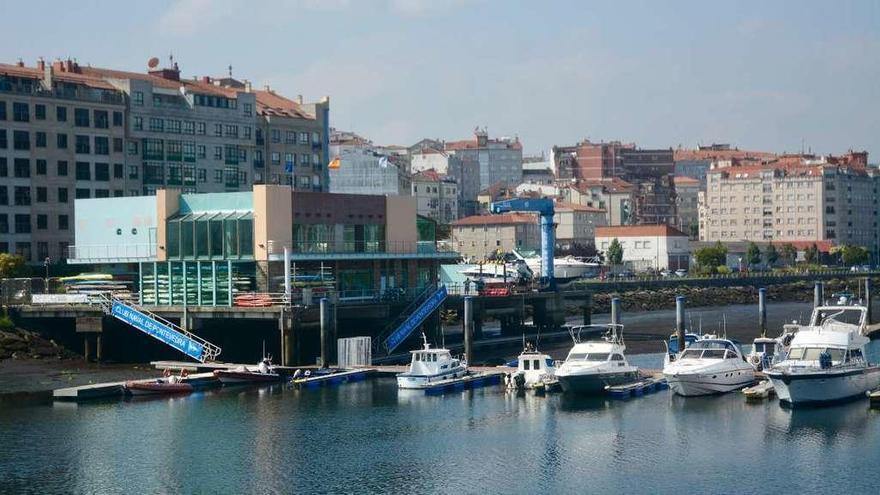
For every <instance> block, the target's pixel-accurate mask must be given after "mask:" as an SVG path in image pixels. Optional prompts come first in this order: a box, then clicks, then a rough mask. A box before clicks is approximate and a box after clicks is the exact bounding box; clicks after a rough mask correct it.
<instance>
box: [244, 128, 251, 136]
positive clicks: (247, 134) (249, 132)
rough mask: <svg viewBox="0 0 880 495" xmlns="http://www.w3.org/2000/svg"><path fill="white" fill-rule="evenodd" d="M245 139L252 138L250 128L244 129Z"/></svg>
mask: <svg viewBox="0 0 880 495" xmlns="http://www.w3.org/2000/svg"><path fill="white" fill-rule="evenodd" d="M244 138H245V139H250V138H251V128H250V127H247V126H245V127H244Z"/></svg>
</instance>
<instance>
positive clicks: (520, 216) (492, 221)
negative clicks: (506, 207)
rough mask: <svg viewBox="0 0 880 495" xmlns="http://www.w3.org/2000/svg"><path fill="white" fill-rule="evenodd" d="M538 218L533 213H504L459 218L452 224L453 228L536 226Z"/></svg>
mask: <svg viewBox="0 0 880 495" xmlns="http://www.w3.org/2000/svg"><path fill="white" fill-rule="evenodd" d="M537 219H538V216H537V215H536V214H533V213H504V214H502V215H475V216H472V217H464V218H459V219H458V220H456V221H454V222H452V226H453V227H461V226H465V225H516V224H534V223H536V222H537Z"/></svg>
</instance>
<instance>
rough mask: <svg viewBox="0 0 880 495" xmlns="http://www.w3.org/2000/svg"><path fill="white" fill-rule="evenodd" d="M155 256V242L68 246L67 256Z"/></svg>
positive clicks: (73, 257) (77, 257) (84, 258)
mask: <svg viewBox="0 0 880 495" xmlns="http://www.w3.org/2000/svg"><path fill="white" fill-rule="evenodd" d="M155 257H156V244H155V243H142V244H94V245H85V246H81V245H76V246H68V247H67V258H68V259H70V260H139V259H150V258H155Z"/></svg>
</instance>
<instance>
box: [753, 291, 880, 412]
mask: <svg viewBox="0 0 880 495" xmlns="http://www.w3.org/2000/svg"><path fill="white" fill-rule="evenodd" d="M867 319H868V310H867V307H865V306H864V305H860V304H854V305H849V306H820V307H817V308H815V309H814V310H813V313H812V315H811V316H810V323H809V325H805V326H802V327H800V328H799V329H798V331H797V333H796V334H795V335H794V337H793V338H792V340H791V347H790V348H789V350H788V354H787V356H786V357H785V359H784V360H782V361H780V362H778V363H777V364H775V365H774V366H773V367H772V368H770V369H769V370H766V371H765V373H766V374H767V377H768V378H769V379H770V381H771V382H772V383H773V388H774V389H775V391H776V395H777V396H778V397H779V400H780V401H781V402H782V403H785V404H788V405H819V404H825V403H833V402H840V401H845V400H848V399H855V398H858V397H865V395H866V393H867V392H868V391H870V390H872V389H874V388H877V387H878V386H880V366H876V365H872V364H870V363H868V360H867V358H866V356H865V346H866V345H867V344H868V342H869V339H868V337H866V336H865V330H866V326H867Z"/></svg>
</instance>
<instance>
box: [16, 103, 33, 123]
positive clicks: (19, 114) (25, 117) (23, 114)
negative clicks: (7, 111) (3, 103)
mask: <svg viewBox="0 0 880 495" xmlns="http://www.w3.org/2000/svg"><path fill="white" fill-rule="evenodd" d="M12 120H14V121H16V122H30V120H31V116H30V112H29V111H28V104H27V103H18V102H12Z"/></svg>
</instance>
